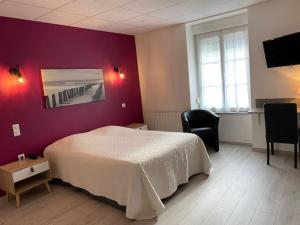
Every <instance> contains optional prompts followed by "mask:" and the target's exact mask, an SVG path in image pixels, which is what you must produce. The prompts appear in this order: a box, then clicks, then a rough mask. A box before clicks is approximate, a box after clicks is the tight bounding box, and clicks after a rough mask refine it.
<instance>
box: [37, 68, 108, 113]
mask: <svg viewBox="0 0 300 225" xmlns="http://www.w3.org/2000/svg"><path fill="white" fill-rule="evenodd" d="M41 74H42V80H43V87H44V98H45V105H46V108H47V109H52V108H57V107H62V106H69V105H76V104H82V103H89V102H95V101H102V100H105V89H104V79H103V70H102V69H42V70H41Z"/></svg>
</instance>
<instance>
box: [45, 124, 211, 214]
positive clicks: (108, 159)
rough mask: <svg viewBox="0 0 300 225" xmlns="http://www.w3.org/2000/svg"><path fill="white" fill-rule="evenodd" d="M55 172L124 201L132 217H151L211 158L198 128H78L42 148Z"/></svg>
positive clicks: (203, 169)
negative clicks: (177, 130)
mask: <svg viewBox="0 0 300 225" xmlns="http://www.w3.org/2000/svg"><path fill="white" fill-rule="evenodd" d="M44 154H45V156H46V157H47V158H48V160H49V163H50V167H51V170H52V173H53V176H54V177H55V178H58V179H61V180H62V181H64V182H67V183H70V184H72V185H73V186H76V187H79V188H82V189H84V190H86V191H88V192H90V193H91V194H93V195H96V196H103V197H106V198H109V199H111V200H114V201H116V202H117V203H118V204H119V205H121V206H126V217H127V218H129V219H152V218H154V217H156V216H157V215H159V214H160V213H161V212H162V211H163V210H164V209H165V206H164V204H163V202H162V199H164V198H166V197H169V196H171V195H172V194H173V193H174V192H175V191H176V190H177V187H178V186H179V185H180V184H184V183H187V182H188V180H189V177H191V176H192V175H195V174H198V173H204V174H207V175H208V174H209V173H210V170H211V162H210V159H209V156H208V154H207V151H206V148H205V146H204V144H203V142H202V140H201V139H200V138H199V137H197V136H196V135H194V134H186V133H175V132H160V131H143V130H135V129H130V128H125V127H118V126H107V127H103V128H99V129H95V130H92V131H89V132H86V133H79V134H74V135H71V136H68V137H65V138H63V139H60V140H58V141H56V142H55V143H53V144H51V145H49V146H48V147H47V148H46V149H45V152H44Z"/></svg>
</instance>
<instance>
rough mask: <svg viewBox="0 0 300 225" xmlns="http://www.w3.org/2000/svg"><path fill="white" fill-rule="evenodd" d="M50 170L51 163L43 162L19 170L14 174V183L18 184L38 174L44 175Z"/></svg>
mask: <svg viewBox="0 0 300 225" xmlns="http://www.w3.org/2000/svg"><path fill="white" fill-rule="evenodd" d="M47 170H49V163H48V161H47V162H42V163H39V164H36V165H34V166H31V167H28V168H25V169H22V170H18V171H16V172H14V173H13V174H12V178H13V182H14V183H16V182H18V181H21V180H24V179H26V178H28V177H32V176H34V175H36V174H39V173H42V172H45V171H47Z"/></svg>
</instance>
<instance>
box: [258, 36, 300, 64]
mask: <svg viewBox="0 0 300 225" xmlns="http://www.w3.org/2000/svg"><path fill="white" fill-rule="evenodd" d="M263 46H264V50H265V56H266V61H267V66H268V68H272V67H280V66H292V65H298V64H300V33H295V34H291V35H287V36H284V37H281V38H276V39H274V40H269V41H264V42H263Z"/></svg>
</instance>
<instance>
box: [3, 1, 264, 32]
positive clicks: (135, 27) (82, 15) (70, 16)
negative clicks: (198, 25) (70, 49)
mask: <svg viewBox="0 0 300 225" xmlns="http://www.w3.org/2000/svg"><path fill="white" fill-rule="evenodd" d="M263 1H266V0H0V16H6V17H12V18H19V19H27V20H34V21H41V22H46V23H53V24H60V25H68V26H73V27H81V28H88V29H94V30H102V31H110V32H116V33H125V34H138V33H143V32H147V31H150V30H154V29H158V28H162V27H165V26H169V25H174V24H178V23H186V22H190V21H194V20H198V19H202V18H205V17H209V16H213V15H217V14H221V13H225V12H229V11H233V10H236V9H241V8H245V7H248V6H250V5H253V4H257V3H260V2H263Z"/></svg>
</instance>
